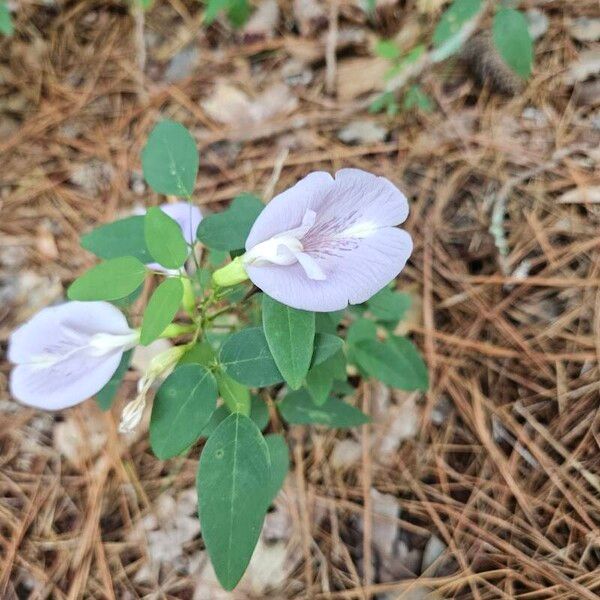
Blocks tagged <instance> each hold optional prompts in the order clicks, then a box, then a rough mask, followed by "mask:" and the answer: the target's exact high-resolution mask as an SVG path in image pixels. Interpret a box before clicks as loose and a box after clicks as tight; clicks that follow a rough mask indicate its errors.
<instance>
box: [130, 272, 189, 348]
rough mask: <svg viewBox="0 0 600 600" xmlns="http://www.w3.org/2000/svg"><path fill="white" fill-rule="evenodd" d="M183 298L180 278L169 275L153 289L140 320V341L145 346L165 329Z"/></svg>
mask: <svg viewBox="0 0 600 600" xmlns="http://www.w3.org/2000/svg"><path fill="white" fill-rule="evenodd" d="M182 298H183V285H182V283H181V279H179V278H177V277H169V278H168V279H165V280H164V281H163V282H162V283H161V284H160V285H159V286H158V287H157V288H156V290H155V291H154V293H153V294H152V297H151V298H150V301H149V302H148V306H146V310H145V311H144V319H143V321H142V332H141V334H140V343H141V344H142V345H144V346H147V345H148V344H149V343H150V342H153V341H154V340H155V339H156V338H158V337H159V336H160V334H161V333H162V332H163V331H164V330H165V327H166V326H167V325H168V324H169V323H170V322H171V321H172V320H173V318H174V317H175V315H176V314H177V310H178V309H179V306H180V304H181V299H182Z"/></svg>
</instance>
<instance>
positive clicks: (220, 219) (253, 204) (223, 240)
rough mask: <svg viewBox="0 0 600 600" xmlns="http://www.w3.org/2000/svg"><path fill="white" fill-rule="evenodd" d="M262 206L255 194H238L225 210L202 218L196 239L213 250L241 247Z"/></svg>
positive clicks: (231, 249) (229, 249) (230, 249)
mask: <svg viewBox="0 0 600 600" xmlns="http://www.w3.org/2000/svg"><path fill="white" fill-rule="evenodd" d="M263 208H264V204H263V203H262V202H261V201H260V199H259V198H257V197H256V196H254V195H252V194H240V195H239V196H237V197H236V198H234V199H233V201H232V202H231V206H230V207H229V208H228V209H227V210H224V211H223V212H220V213H215V214H212V215H207V216H206V217H204V218H203V219H202V221H201V222H200V225H198V234H197V235H198V239H199V240H200V241H201V242H202V243H203V244H204V245H205V246H208V247H209V248H211V249H213V250H226V251H227V252H231V251H233V250H238V249H240V248H243V247H244V245H245V244H246V238H247V237H248V234H249V233H250V228H251V227H252V225H253V224H254V221H256V218H257V217H258V215H259V214H260V213H261V211H262V209H263ZM220 262H223V261H220Z"/></svg>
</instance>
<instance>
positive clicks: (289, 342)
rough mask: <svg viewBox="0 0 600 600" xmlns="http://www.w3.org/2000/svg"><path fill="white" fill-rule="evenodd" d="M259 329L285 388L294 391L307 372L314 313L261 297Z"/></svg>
mask: <svg viewBox="0 0 600 600" xmlns="http://www.w3.org/2000/svg"><path fill="white" fill-rule="evenodd" d="M262 314H263V328H264V331H265V337H266V338H267V344H268V345H269V350H271V354H272V355H273V358H274V359H275V364H276V365H277V368H278V369H279V371H280V372H281V374H282V375H283V378H284V379H285V380H286V381H287V383H288V385H289V386H290V387H291V388H292V389H294V390H297V389H298V388H299V387H300V386H301V385H302V380H303V379H304V377H305V376H306V373H308V368H309V367H310V360H311V358H312V354H313V344H314V339H315V313H313V312H307V311H304V310H297V309H295V308H291V307H290V306H286V305H285V304H281V303H280V302H277V300H273V298H271V297H269V296H267V295H265V296H264V298H263V303H262Z"/></svg>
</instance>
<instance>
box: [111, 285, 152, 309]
mask: <svg viewBox="0 0 600 600" xmlns="http://www.w3.org/2000/svg"><path fill="white" fill-rule="evenodd" d="M143 291H144V284H143V283H142V285H140V286H138V288H137V289H135V290H133V292H131V294H127V296H125V297H123V298H117V299H116V300H111V303H112V304H114V305H115V306H116V307H117V308H121V309H126V308H129V307H130V306H131V305H132V304H133V303H134V302H135V301H136V300H137V299H138V298H139V297H140V296H141V295H142V292H143Z"/></svg>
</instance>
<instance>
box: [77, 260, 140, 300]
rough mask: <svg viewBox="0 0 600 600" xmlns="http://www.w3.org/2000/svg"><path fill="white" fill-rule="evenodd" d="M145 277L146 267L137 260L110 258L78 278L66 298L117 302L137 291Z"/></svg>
mask: <svg viewBox="0 0 600 600" xmlns="http://www.w3.org/2000/svg"><path fill="white" fill-rule="evenodd" d="M145 277H146V267H145V266H144V265H143V264H142V263H141V262H140V261H139V260H138V259H137V258H134V257H133V256H122V257H121V258H112V259H110V260H107V261H106V262H102V263H100V264H99V265H96V266H95V267H92V268H91V269H90V270H89V271H87V272H85V273H84V274H83V275H82V276H81V277H78V278H77V279H76V280H75V281H74V282H73V283H72V284H71V285H70V286H69V289H68V290H67V296H68V297H69V300H84V301H85V300H118V299H119V298H124V297H125V296H127V295H129V294H131V293H132V292H134V291H135V290H137V288H138V287H139V286H140V285H141V284H142V282H143V281H144V278H145Z"/></svg>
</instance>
